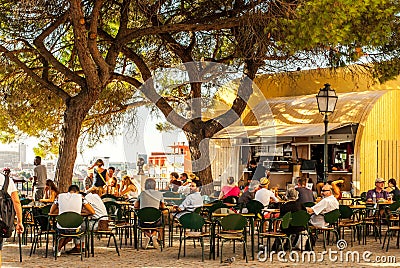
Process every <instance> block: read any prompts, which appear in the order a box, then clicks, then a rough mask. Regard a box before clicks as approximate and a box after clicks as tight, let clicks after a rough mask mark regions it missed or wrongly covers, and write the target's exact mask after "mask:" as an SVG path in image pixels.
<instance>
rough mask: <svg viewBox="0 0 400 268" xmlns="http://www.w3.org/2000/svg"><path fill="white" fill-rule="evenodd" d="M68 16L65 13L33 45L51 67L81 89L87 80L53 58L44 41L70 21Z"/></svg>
mask: <svg viewBox="0 0 400 268" xmlns="http://www.w3.org/2000/svg"><path fill="white" fill-rule="evenodd" d="M68 16H69V14H68V13H64V14H63V15H62V16H60V17H59V18H58V20H56V21H55V22H53V23H52V24H50V26H49V27H47V28H46V29H44V31H43V32H42V33H41V34H40V35H39V36H38V37H37V38H36V39H35V40H34V41H33V44H34V45H35V46H36V48H37V49H38V50H39V52H40V54H41V56H42V57H43V58H45V59H46V61H48V62H49V63H50V64H51V65H53V66H54V68H55V69H57V70H58V71H59V72H61V73H63V74H64V75H65V76H66V77H68V78H69V79H70V80H72V81H74V82H75V83H77V84H78V85H80V86H81V87H84V86H85V80H84V79H83V78H82V77H80V76H79V75H76V74H75V73H74V72H71V70H70V69H68V68H67V67H66V66H65V65H63V64H62V63H61V62H59V61H58V60H57V59H56V58H55V57H54V56H53V54H52V53H51V52H50V51H48V50H47V48H46V47H45V45H44V40H45V39H46V37H48V36H49V35H50V34H51V33H52V32H54V30H55V29H57V28H58V27H59V26H60V25H62V24H63V23H65V22H66V21H67V19H68Z"/></svg>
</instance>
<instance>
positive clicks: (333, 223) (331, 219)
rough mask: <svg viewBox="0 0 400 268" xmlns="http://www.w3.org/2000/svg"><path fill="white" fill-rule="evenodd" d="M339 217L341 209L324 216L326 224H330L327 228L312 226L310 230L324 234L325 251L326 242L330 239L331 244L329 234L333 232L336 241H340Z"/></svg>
mask: <svg viewBox="0 0 400 268" xmlns="http://www.w3.org/2000/svg"><path fill="white" fill-rule="evenodd" d="M339 217H340V211H339V209H335V210H332V211H330V212H328V213H326V214H325V215H324V220H325V222H326V223H328V226H327V227H317V226H310V228H311V229H312V230H315V232H316V233H318V232H322V235H323V240H324V249H325V250H326V241H327V239H328V243H329V234H330V233H331V232H333V233H334V234H335V235H336V241H337V240H339V233H338V231H337V226H338V221H339Z"/></svg>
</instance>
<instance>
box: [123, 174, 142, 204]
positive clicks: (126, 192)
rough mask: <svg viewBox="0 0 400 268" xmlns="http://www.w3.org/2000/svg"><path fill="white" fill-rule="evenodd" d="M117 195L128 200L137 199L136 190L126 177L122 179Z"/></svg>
mask: <svg viewBox="0 0 400 268" xmlns="http://www.w3.org/2000/svg"><path fill="white" fill-rule="evenodd" d="M119 195H120V196H125V197H126V198H128V199H130V198H137V197H138V190H137V188H136V186H135V184H134V183H133V182H132V180H131V178H130V177H129V176H128V175H125V176H123V177H122V181H121V188H120V191H119Z"/></svg>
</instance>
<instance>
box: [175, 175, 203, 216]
mask: <svg viewBox="0 0 400 268" xmlns="http://www.w3.org/2000/svg"><path fill="white" fill-rule="evenodd" d="M200 187H201V182H200V180H194V181H192V182H191V183H190V194H189V195H188V196H186V198H185V200H183V202H182V204H180V205H179V207H178V206H174V211H175V212H177V213H176V214H175V217H177V218H179V217H180V216H182V215H184V214H186V213H189V212H193V211H195V209H196V208H198V207H201V206H203V198H202V197H201V194H200Z"/></svg>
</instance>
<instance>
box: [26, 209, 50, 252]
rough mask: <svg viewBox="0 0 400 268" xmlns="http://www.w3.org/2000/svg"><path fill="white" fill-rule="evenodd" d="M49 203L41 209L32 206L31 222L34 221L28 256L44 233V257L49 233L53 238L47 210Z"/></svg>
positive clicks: (48, 210)
mask: <svg viewBox="0 0 400 268" xmlns="http://www.w3.org/2000/svg"><path fill="white" fill-rule="evenodd" d="M50 208H51V205H48V206H45V207H43V208H41V209H38V208H33V210H32V215H33V222H34V230H35V231H34V234H33V238H32V246H31V252H30V254H29V256H32V253H35V251H36V247H38V245H39V244H40V242H41V237H42V235H43V234H44V235H45V239H46V257H47V251H48V237H47V236H49V235H50V234H52V235H53V238H54V229H53V228H52V227H51V225H50V224H49V216H48V214H49V212H50Z"/></svg>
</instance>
